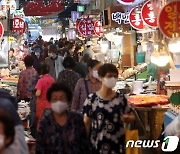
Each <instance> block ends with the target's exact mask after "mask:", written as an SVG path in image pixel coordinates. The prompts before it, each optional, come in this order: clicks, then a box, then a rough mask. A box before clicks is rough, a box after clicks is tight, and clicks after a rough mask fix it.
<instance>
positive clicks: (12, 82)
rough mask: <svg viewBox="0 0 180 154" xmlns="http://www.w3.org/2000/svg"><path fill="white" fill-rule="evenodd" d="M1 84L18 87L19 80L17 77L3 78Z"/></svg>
mask: <svg viewBox="0 0 180 154" xmlns="http://www.w3.org/2000/svg"><path fill="white" fill-rule="evenodd" d="M1 82H2V83H3V84H7V85H12V86H16V85H17V83H18V78H16V77H3V78H2V79H1Z"/></svg>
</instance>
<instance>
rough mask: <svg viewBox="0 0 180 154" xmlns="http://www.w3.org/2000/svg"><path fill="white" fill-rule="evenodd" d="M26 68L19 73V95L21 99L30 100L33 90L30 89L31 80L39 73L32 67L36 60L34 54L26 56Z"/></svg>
mask: <svg viewBox="0 0 180 154" xmlns="http://www.w3.org/2000/svg"><path fill="white" fill-rule="evenodd" d="M24 63H25V66H26V69H25V70H23V71H21V72H20V74H19V80H18V85H17V96H18V99H19V100H25V101H30V99H31V95H32V92H30V91H28V89H27V88H28V85H29V80H30V79H31V78H32V76H34V75H35V74H37V72H36V70H35V69H34V68H33V67H32V66H33V63H34V60H33V57H32V56H29V55H28V56H26V57H25V58H24Z"/></svg>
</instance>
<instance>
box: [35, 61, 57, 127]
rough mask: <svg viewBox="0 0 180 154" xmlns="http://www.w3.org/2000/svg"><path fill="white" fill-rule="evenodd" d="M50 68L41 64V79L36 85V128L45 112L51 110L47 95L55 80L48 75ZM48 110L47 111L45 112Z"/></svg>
mask: <svg viewBox="0 0 180 154" xmlns="http://www.w3.org/2000/svg"><path fill="white" fill-rule="evenodd" d="M48 73H49V67H48V65H46V64H41V65H40V68H39V74H40V76H41V78H40V79H39V80H38V82H37V84H36V87H35V89H36V97H37V100H36V126H38V124H39V120H40V119H41V117H42V115H43V112H46V111H47V112H48V110H50V108H51V107H50V104H49V102H48V101H47V99H46V93H47V90H48V88H49V87H50V86H51V85H52V84H53V83H54V82H55V80H54V79H53V78H52V77H51V76H50V75H49V74H48ZM45 109H46V111H45Z"/></svg>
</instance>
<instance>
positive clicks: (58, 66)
mask: <svg viewBox="0 0 180 154" xmlns="http://www.w3.org/2000/svg"><path fill="white" fill-rule="evenodd" d="M45 63H46V64H47V65H49V68H50V71H49V74H50V75H51V76H52V77H53V78H54V80H57V78H58V75H59V73H60V72H61V71H62V70H64V67H63V57H62V56H60V55H58V52H57V48H56V45H54V44H52V45H50V46H49V48H48V57H47V58H46V59H45Z"/></svg>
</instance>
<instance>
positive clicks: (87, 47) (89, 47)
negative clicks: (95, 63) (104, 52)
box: [83, 41, 94, 58]
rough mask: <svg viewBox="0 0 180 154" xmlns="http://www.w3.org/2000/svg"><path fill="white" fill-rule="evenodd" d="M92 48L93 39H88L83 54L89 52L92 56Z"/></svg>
mask: <svg viewBox="0 0 180 154" xmlns="http://www.w3.org/2000/svg"><path fill="white" fill-rule="evenodd" d="M92 49H93V43H92V42H91V41H88V42H87V43H86V49H85V50H84V52H83V55H86V54H88V55H89V56H90V57H91V58H92V57H93V54H94V52H93V50H92Z"/></svg>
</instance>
